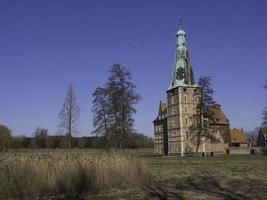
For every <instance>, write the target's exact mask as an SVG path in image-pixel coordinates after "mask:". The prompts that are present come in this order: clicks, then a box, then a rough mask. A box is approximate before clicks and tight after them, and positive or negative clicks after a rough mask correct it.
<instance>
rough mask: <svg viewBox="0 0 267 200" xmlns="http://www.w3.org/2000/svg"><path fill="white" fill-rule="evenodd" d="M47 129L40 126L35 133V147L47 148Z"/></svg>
mask: <svg viewBox="0 0 267 200" xmlns="http://www.w3.org/2000/svg"><path fill="white" fill-rule="evenodd" d="M47 132H48V130H47V129H43V128H40V127H38V128H37V129H36V130H35V132H34V134H33V137H34V138H33V147H35V148H39V149H40V148H46V139H47V135H48V134H47Z"/></svg>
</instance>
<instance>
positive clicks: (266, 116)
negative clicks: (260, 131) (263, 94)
mask: <svg viewBox="0 0 267 200" xmlns="http://www.w3.org/2000/svg"><path fill="white" fill-rule="evenodd" d="M264 89H265V90H266V91H267V80H266V81H265V85H264ZM262 115H263V116H262V120H263V121H262V127H267V106H266V107H265V108H264V110H263V112H262Z"/></svg>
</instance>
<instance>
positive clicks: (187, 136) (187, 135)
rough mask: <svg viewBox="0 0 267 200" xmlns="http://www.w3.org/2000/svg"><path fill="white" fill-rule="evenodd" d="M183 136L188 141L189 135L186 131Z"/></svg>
mask: <svg viewBox="0 0 267 200" xmlns="http://www.w3.org/2000/svg"><path fill="white" fill-rule="evenodd" d="M185 135H186V139H187V140H188V138H189V133H188V131H186V132H185Z"/></svg>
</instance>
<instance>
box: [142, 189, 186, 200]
mask: <svg viewBox="0 0 267 200" xmlns="http://www.w3.org/2000/svg"><path fill="white" fill-rule="evenodd" d="M144 189H145V191H146V192H147V198H157V199H159V200H184V198H183V197H182V195H181V194H180V193H179V191H177V190H173V189H172V188H165V187H160V186H146V187H145V188H144Z"/></svg>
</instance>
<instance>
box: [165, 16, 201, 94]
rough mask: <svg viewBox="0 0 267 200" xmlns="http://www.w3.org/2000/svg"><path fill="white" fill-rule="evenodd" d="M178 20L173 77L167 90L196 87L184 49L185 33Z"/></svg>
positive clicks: (187, 53)
mask: <svg viewBox="0 0 267 200" xmlns="http://www.w3.org/2000/svg"><path fill="white" fill-rule="evenodd" d="M178 19H179V25H180V27H179V30H178V31H177V33H176V40H177V42H176V50H175V62H174V66H173V77H172V82H171V85H170V87H169V89H172V88H175V87H178V86H196V85H195V80H194V75H193V69H192V65H191V62H190V59H189V52H188V49H187V47H186V33H185V31H184V30H183V29H182V22H181V17H178Z"/></svg>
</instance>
